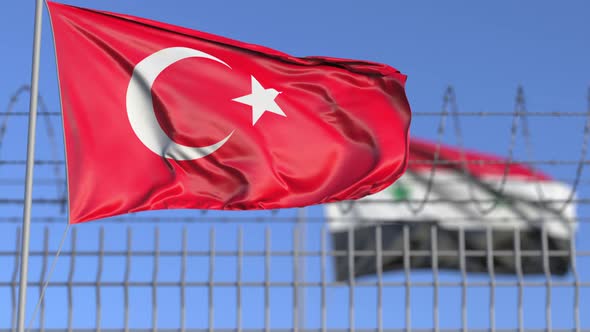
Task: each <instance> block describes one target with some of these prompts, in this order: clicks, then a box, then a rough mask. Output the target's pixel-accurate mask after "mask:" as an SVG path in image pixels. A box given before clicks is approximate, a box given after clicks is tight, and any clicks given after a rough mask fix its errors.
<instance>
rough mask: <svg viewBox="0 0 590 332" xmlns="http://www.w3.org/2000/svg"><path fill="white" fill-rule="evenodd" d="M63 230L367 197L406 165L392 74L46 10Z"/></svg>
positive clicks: (404, 130) (401, 106)
mask: <svg viewBox="0 0 590 332" xmlns="http://www.w3.org/2000/svg"><path fill="white" fill-rule="evenodd" d="M49 10H50V15H51V20H52V25H53V33H54V38H55V45H56V53H57V63H58V68H59V70H58V72H59V80H60V90H61V103H62V112H63V121H64V130H65V140H66V159H67V166H68V187H69V209H70V223H78V222H83V221H89V220H94V219H98V218H104V217H109V216H114V215H118V214H122V213H127V212H135V211H144V210H156V209H176V208H196V209H224V210H241V209H275V208H289V207H300V206H306V205H311V204H319V203H325V202H332V201H338V200H343V199H356V198H360V197H363V196H365V195H367V194H371V193H375V192H377V191H379V190H381V189H383V188H385V187H387V186H389V185H390V184H391V183H392V182H393V181H395V180H396V179H397V178H398V177H400V176H401V175H402V173H403V172H404V170H405V167H406V156H407V149H408V147H407V145H408V142H407V136H408V128H409V124H410V108H409V105H408V102H407V99H406V96H405V92H404V83H405V78H406V77H405V76H404V75H402V74H400V73H399V72H398V71H397V70H396V69H394V68H391V67H389V66H387V65H382V64H377V63H371V62H365V61H356V60H344V59H335V58H326V57H305V58H297V57H293V56H290V55H287V54H284V53H280V52H278V51H275V50H271V49H268V48H265V47H261V46H256V45H251V44H246V43H242V42H239V41H234V40H230V39H227V38H223V37H219V36H214V35H210V34H206V33H203V32H199V31H194V30H189V29H186V28H181V27H177V26H173V25H169V24H165V23H160V22H154V21H150V20H146V19H142V18H136V17H131V16H126V15H120V14H114V13H108V12H101V11H95V10H89V9H82V8H77V7H71V6H67V5H62V4H56V3H49Z"/></svg>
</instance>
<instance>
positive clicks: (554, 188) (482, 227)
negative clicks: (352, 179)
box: [325, 139, 577, 280]
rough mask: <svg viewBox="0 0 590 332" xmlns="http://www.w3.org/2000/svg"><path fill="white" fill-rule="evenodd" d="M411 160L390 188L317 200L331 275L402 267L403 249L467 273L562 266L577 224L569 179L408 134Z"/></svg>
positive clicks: (414, 263) (418, 264) (427, 262)
mask: <svg viewBox="0 0 590 332" xmlns="http://www.w3.org/2000/svg"><path fill="white" fill-rule="evenodd" d="M437 150H438V156H436V155H437ZM409 158H410V159H409V164H408V169H407V171H406V173H405V174H404V175H403V176H402V177H401V178H400V179H399V180H398V181H397V182H396V183H394V184H393V185H392V186H390V187H389V188H387V189H385V190H383V191H381V192H378V193H376V194H373V195H370V196H366V197H364V198H362V199H360V200H357V201H354V202H340V203H331V204H327V205H325V215H326V218H327V219H328V225H329V229H330V232H331V234H332V246H333V248H334V250H335V251H336V252H337V254H336V255H335V256H334V257H335V268H336V278H337V279H338V280H347V279H348V278H350V277H352V276H362V275H369V274H375V273H377V271H379V270H381V271H388V270H395V269H403V268H404V247H406V248H407V249H410V250H409V251H407V253H408V254H409V255H408V256H409V257H408V258H409V259H408V261H407V262H406V264H408V266H409V267H410V268H413V269H415V268H432V266H433V261H434V260H436V261H437V264H438V267H439V268H441V269H461V265H462V264H461V262H462V261H463V262H464V269H465V270H466V271H471V272H486V273H490V272H491V270H492V269H493V272H494V273H497V274H503V273H504V274H515V273H519V272H522V273H523V274H539V273H552V274H565V273H567V271H568V267H569V262H570V259H571V256H570V241H571V238H572V236H573V235H574V233H575V230H576V228H577V223H576V211H575V205H574V204H573V203H572V201H575V196H573V193H572V188H571V187H570V186H568V185H567V184H565V183H562V182H558V181H556V180H553V179H551V178H550V177H549V176H548V175H546V174H543V173H541V172H539V171H536V170H533V169H531V168H530V167H527V166H526V165H522V164H516V163H508V161H507V160H504V159H502V158H499V157H496V156H491V155H488V154H483V153H479V152H473V151H464V152H461V150H460V149H457V148H452V147H448V146H444V145H439V146H438V147H437V144H436V143H431V142H427V141H419V140H415V139H413V141H411V143H410V157H409ZM434 160H437V166H436V168H435V169H434V170H433V164H434ZM570 196H572V197H571V198H572V199H569V198H570ZM424 200H426V201H425V202H423V201H424ZM421 203H424V204H421ZM379 239H380V240H381V241H380V242H381V248H380V249H381V250H379V252H380V253H381V255H379V256H380V257H378V255H377V252H378V246H377V243H378V242H379ZM351 243H354V248H352V246H350V244H351ZM461 243H463V244H464V245H463V246H461ZM435 246H436V252H438V255H437V256H436V257H433V254H432V253H433V250H432V248H433V247H435ZM492 249H493V251H492ZM492 252H493V255H489V254H490V253H492ZM461 253H463V255H462V254H461ZM549 253H551V254H550V255H549ZM351 254H352V257H354V259H351V256H350V255H351ZM461 257H464V259H463V260H462V259H461ZM519 261H520V264H517V263H518V262H519ZM351 265H354V267H352V266H351Z"/></svg>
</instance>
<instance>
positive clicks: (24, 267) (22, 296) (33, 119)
mask: <svg viewBox="0 0 590 332" xmlns="http://www.w3.org/2000/svg"><path fill="white" fill-rule="evenodd" d="M42 10H43V0H37V1H36V4H35V28H34V29H35V33H34V37H33V65H32V69H31V96H30V101H29V137H28V143H27V169H26V175H25V202H24V209H23V233H22V241H21V243H22V247H21V259H20V285H19V290H18V323H17V324H18V325H17V326H18V329H17V331H18V332H24V331H25V313H26V306H27V274H28V272H29V237H30V226H31V204H32V199H31V198H32V193H33V166H34V161H35V129H36V128H37V99H38V96H39V62H40V58H41V18H42Z"/></svg>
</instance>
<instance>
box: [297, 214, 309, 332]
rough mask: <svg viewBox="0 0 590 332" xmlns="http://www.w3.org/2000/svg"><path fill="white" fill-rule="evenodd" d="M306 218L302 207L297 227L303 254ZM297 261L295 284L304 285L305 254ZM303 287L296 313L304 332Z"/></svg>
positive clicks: (304, 292) (300, 291)
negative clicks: (298, 262) (297, 271)
mask: <svg viewBox="0 0 590 332" xmlns="http://www.w3.org/2000/svg"><path fill="white" fill-rule="evenodd" d="M306 218H307V213H306V208H305V207H302V208H299V209H297V225H298V227H299V240H298V241H299V248H300V251H302V252H305V251H306V248H305V246H306V237H307V225H306ZM299 260H300V264H299V265H300V266H299V275H298V276H297V277H298V278H297V279H298V280H297V282H298V283H299V284H304V283H305V254H302V255H300V256H299ZM305 294H306V291H305V287H301V288H300V289H299V294H298V296H299V308H298V309H299V312H298V313H297V315H298V316H299V322H298V325H299V330H300V331H303V330H305V300H306V298H305Z"/></svg>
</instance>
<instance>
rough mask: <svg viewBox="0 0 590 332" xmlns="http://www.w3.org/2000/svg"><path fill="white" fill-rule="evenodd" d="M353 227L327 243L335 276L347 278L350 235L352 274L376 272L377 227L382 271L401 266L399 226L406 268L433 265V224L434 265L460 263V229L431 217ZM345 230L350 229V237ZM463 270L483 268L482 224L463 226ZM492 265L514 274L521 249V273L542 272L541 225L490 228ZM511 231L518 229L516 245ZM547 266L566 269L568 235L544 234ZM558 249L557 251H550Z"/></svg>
mask: <svg viewBox="0 0 590 332" xmlns="http://www.w3.org/2000/svg"><path fill="white" fill-rule="evenodd" d="M365 225H366V226H360V227H359V226H357V227H355V228H350V229H348V230H342V231H335V232H332V247H333V249H334V250H335V251H336V252H337V253H336V255H335V274H336V278H337V280H339V281H343V280H348V278H349V268H350V267H349V264H348V261H349V257H348V255H349V251H348V250H349V248H350V247H351V246H350V243H349V239H350V238H353V239H354V254H353V255H354V276H357V277H358V276H364V275H370V274H375V273H377V254H378V253H377V251H376V243H377V240H376V239H377V228H378V227H380V228H381V248H382V253H381V254H382V263H383V264H382V271H384V272H385V271H391V270H399V269H403V268H404V255H403V254H404V253H403V248H404V239H403V228H404V227H408V231H409V248H410V251H409V254H410V268H412V269H431V268H432V255H433V250H432V248H431V245H432V238H431V234H432V227H433V226H435V227H436V229H437V231H436V234H437V241H436V242H437V250H436V252H437V253H438V255H437V258H438V267H439V268H440V269H452V270H458V269H459V268H460V259H461V257H460V254H459V245H460V242H459V239H460V235H459V232H460V230H459V229H449V228H442V227H438V226H436V222H434V221H433V222H431V223H428V222H419V223H417V222H407V223H405V222H399V223H397V222H396V223H387V224H381V225H367V224H365ZM350 232H354V234H352V236H350V234H349V233H350ZM464 232H465V234H464V237H463V238H464V241H465V247H464V248H465V253H466V254H465V269H466V271H468V272H485V273H489V272H490V271H489V269H488V257H487V249H488V241H487V234H486V233H487V230H486V229H485V228H483V229H482V228H478V229H473V230H470V229H465V230H464ZM491 233H492V234H491V235H492V236H491V238H492V243H491V245H492V248H493V256H492V257H493V269H494V272H495V273H497V274H515V273H516V272H517V269H516V266H515V263H516V261H517V260H516V255H517V254H518V253H520V257H521V270H522V273H523V274H541V273H544V272H545V271H544V264H543V261H544V253H543V245H542V243H543V241H542V240H543V239H542V236H543V234H542V232H541V230H540V229H535V228H527V229H522V230H519V231H518V232H515V231H514V230H504V229H494V228H493V229H492V230H491ZM515 234H520V250H515ZM547 244H548V245H547V247H548V252H547V253H546V254H549V252H550V253H551V255H550V256H549V259H548V262H549V271H550V273H552V274H557V275H563V274H566V273H567V271H568V268H569V262H570V240H566V239H560V238H555V237H552V236H551V235H547ZM555 251H559V252H555ZM417 252H419V253H417Z"/></svg>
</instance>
